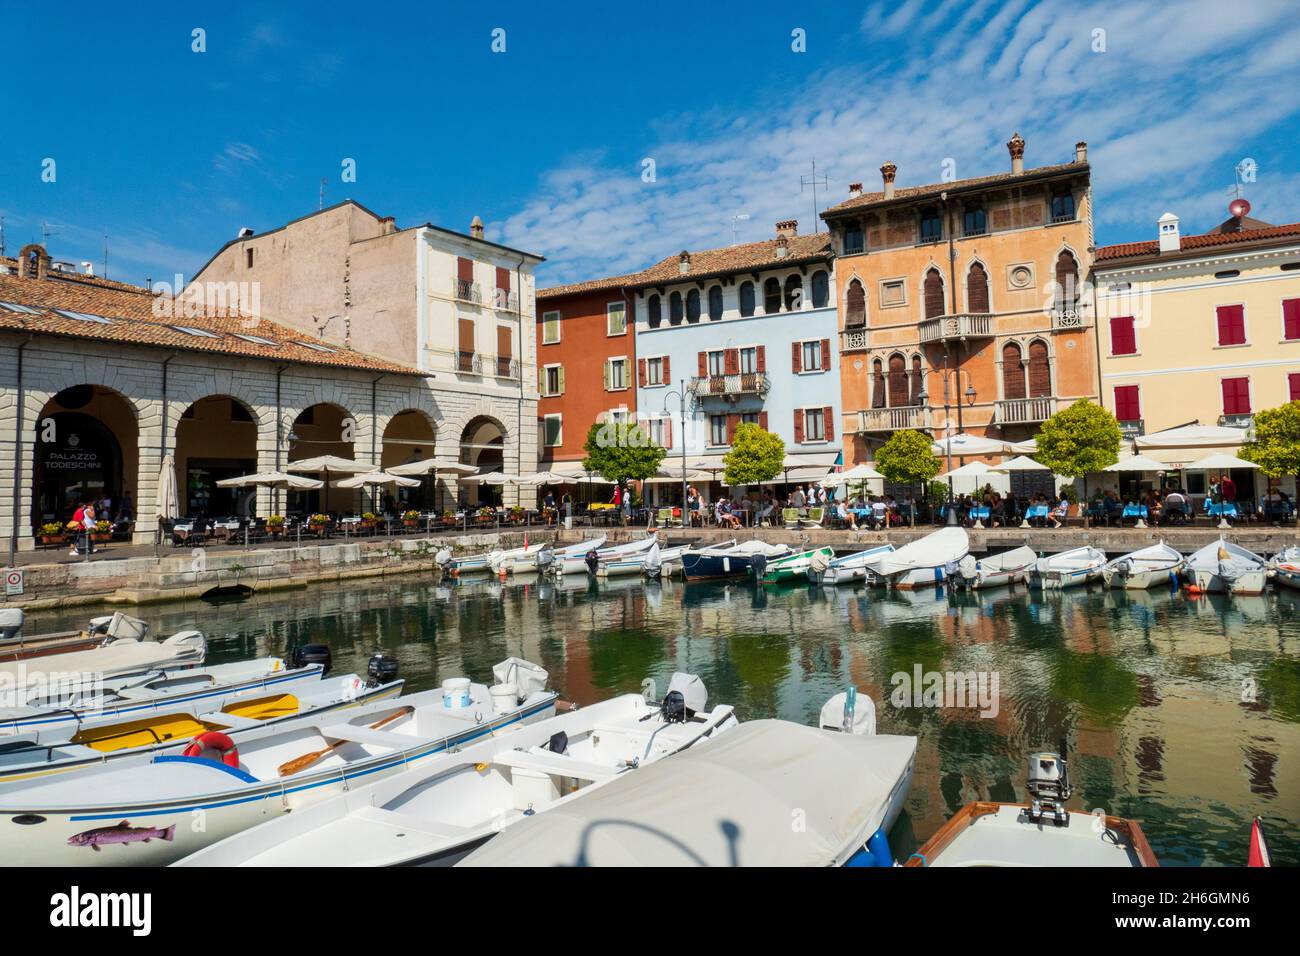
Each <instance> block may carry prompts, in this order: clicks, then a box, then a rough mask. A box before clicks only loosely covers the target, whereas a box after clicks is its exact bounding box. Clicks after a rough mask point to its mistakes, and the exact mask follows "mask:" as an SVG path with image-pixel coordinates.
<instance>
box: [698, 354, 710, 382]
mask: <svg viewBox="0 0 1300 956" xmlns="http://www.w3.org/2000/svg"><path fill="white" fill-rule="evenodd" d="M708 374H709V353H708V352H701V353H700V378H704V377H705V376H706V375H708Z"/></svg>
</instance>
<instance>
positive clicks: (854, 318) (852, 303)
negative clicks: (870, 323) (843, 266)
mask: <svg viewBox="0 0 1300 956" xmlns="http://www.w3.org/2000/svg"><path fill="white" fill-rule="evenodd" d="M841 305H842V306H843V308H844V327H845V328H846V329H849V328H866V327H867V286H866V283H865V282H863V281H862V279H861V277H860V276H859V275H858V274H857V272H856V271H855V272H854V273H853V275H851V276H850V277H849V281H848V282H847V283H845V285H844V301H843V302H842V303H841Z"/></svg>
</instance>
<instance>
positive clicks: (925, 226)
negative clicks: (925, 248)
mask: <svg viewBox="0 0 1300 956" xmlns="http://www.w3.org/2000/svg"><path fill="white" fill-rule="evenodd" d="M942 238H943V220H942V219H940V218H939V210H938V209H935V208H934V207H933V206H932V207H930V208H928V209H922V210H921V241H922V242H937V241H939V240H940V239H942Z"/></svg>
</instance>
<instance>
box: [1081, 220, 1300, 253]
mask: <svg viewBox="0 0 1300 956" xmlns="http://www.w3.org/2000/svg"><path fill="white" fill-rule="evenodd" d="M1292 236H1300V222H1293V223H1290V224H1288V225H1285V226H1268V227H1266V228H1263V229H1243V230H1242V231H1241V232H1218V231H1214V232H1207V233H1204V234H1202V235H1199V236H1183V237H1182V245H1181V247H1180V248H1179V249H1178V251H1177V252H1167V253H1164V255H1165V256H1168V257H1171V258H1172V257H1174V256H1177V255H1179V254H1180V253H1184V252H1187V251H1189V250H1195V249H1214V248H1215V247H1218V246H1234V245H1240V244H1241V243H1254V242H1260V241H1261V240H1268V239H1287V238H1290V237H1292ZM1159 255H1161V253H1160V242H1159V241H1158V240H1156V239H1152V240H1150V241H1149V242H1121V243H1119V244H1117V245H1113V246H1102V247H1100V248H1099V249H1098V250H1097V256H1096V261H1097V262H1102V261H1113V260H1116V259H1134V258H1139V257H1144V256H1159Z"/></svg>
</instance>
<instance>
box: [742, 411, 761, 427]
mask: <svg viewBox="0 0 1300 956" xmlns="http://www.w3.org/2000/svg"><path fill="white" fill-rule="evenodd" d="M740 424H742V425H757V424H758V412H742V413H741V416H740Z"/></svg>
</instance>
